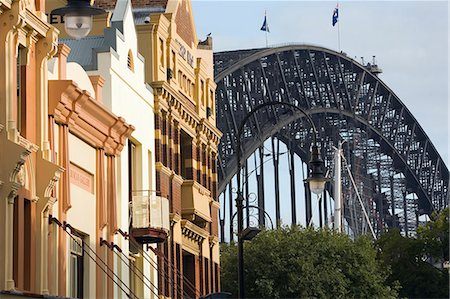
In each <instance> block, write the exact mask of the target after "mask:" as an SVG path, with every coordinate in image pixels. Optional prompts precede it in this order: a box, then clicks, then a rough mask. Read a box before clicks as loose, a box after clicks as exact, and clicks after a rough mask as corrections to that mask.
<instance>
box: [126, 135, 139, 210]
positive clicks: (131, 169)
mask: <svg viewBox="0 0 450 299" xmlns="http://www.w3.org/2000/svg"><path fill="white" fill-rule="evenodd" d="M128 190H129V192H130V202H131V201H132V199H133V190H137V147H136V144H134V143H133V142H132V141H131V140H128Z"/></svg>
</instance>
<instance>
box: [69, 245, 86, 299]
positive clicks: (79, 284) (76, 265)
mask: <svg viewBox="0 0 450 299" xmlns="http://www.w3.org/2000/svg"><path fill="white" fill-rule="evenodd" d="M83 247H84V242H83V239H82V238H80V237H76V236H72V237H71V240H70V262H69V267H70V268H69V271H70V272H69V275H70V278H69V283H70V297H72V298H83V279H84V275H83V272H84V271H83V256H84V251H83Z"/></svg>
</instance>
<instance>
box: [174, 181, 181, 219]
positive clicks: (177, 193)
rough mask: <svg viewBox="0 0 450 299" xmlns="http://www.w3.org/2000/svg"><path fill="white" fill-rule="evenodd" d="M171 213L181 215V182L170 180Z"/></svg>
mask: <svg viewBox="0 0 450 299" xmlns="http://www.w3.org/2000/svg"><path fill="white" fill-rule="evenodd" d="M172 212H173V213H177V214H178V215H181V182H179V181H178V180H172Z"/></svg>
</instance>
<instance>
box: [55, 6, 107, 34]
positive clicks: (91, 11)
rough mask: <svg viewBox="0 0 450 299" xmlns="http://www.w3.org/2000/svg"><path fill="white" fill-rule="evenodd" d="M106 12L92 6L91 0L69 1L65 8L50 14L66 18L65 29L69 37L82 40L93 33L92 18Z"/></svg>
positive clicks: (57, 9)
mask: <svg viewBox="0 0 450 299" xmlns="http://www.w3.org/2000/svg"><path fill="white" fill-rule="evenodd" d="M103 13H105V10H103V9H101V8H98V7H94V6H92V5H91V2H90V0H68V1H67V5H66V6H64V7H60V8H56V9H54V10H52V12H51V13H50V14H52V15H57V16H62V17H64V28H65V30H66V32H67V34H68V35H70V36H71V37H73V38H75V39H81V38H83V37H85V36H86V35H88V34H89V32H91V29H92V17H93V16H95V15H100V14H103Z"/></svg>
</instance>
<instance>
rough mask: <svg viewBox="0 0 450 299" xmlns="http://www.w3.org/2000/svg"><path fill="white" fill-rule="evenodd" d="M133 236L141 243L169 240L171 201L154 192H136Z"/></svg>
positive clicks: (132, 227) (132, 221)
mask: <svg viewBox="0 0 450 299" xmlns="http://www.w3.org/2000/svg"><path fill="white" fill-rule="evenodd" d="M131 216H132V218H131V235H132V236H133V237H134V238H135V239H136V240H137V241H138V242H140V243H142V244H148V243H161V242H164V241H165V240H166V239H167V236H168V233H169V230H170V222H169V200H168V199H167V198H164V197H161V196H157V195H154V194H152V191H138V192H135V194H134V195H133V198H132V202H131Z"/></svg>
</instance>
